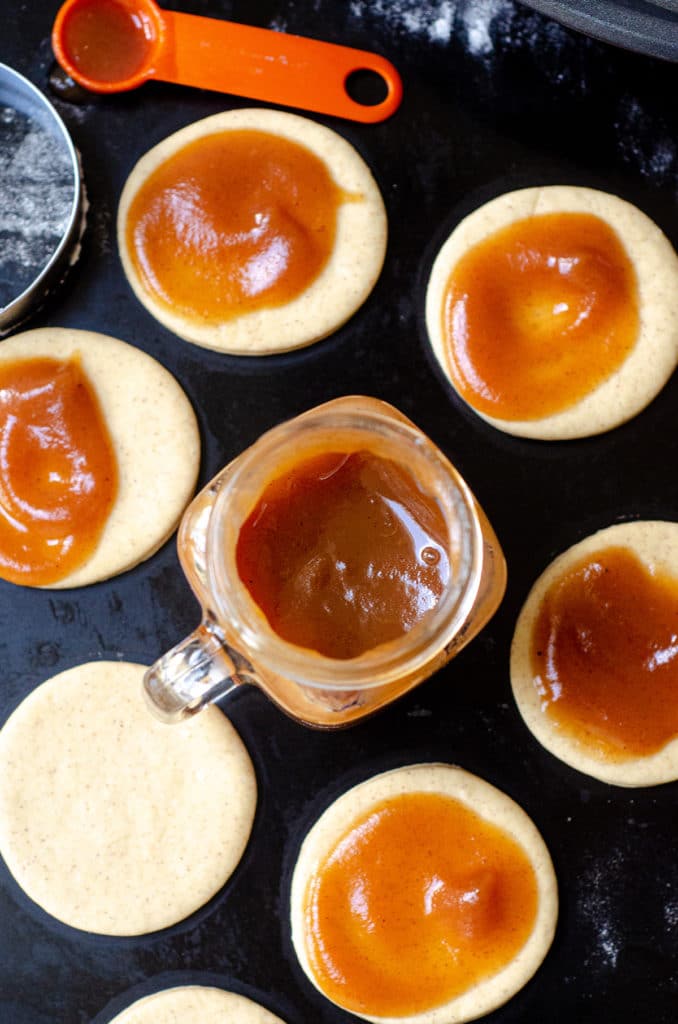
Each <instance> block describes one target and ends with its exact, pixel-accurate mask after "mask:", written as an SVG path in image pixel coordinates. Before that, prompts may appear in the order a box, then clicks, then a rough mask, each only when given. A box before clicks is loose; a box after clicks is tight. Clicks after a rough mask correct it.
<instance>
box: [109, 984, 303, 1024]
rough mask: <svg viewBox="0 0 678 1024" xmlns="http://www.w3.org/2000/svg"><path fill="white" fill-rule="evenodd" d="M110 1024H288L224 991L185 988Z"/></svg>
mask: <svg viewBox="0 0 678 1024" xmlns="http://www.w3.org/2000/svg"><path fill="white" fill-rule="evenodd" d="M110 1024H284V1022H283V1021H281V1019H280V1017H276V1016H275V1014H273V1013H270V1012H269V1011H268V1010H265V1009H264V1007H263V1006H260V1005H259V1004H258V1003H255V1002H253V1001H252V1000H251V999H247V998H246V997H245V996H241V995H237V993H235V992H227V991H226V990H225V989H221V988H210V987H208V986H204V985H183V986H181V987H178V988H168V989H165V990H164V991H162V992H154V993H153V994H152V995H150V996H145V997H144V998H143V999H139V1000H137V1002H136V1003H132V1005H131V1006H128V1007H127V1009H126V1010H123V1011H122V1013H119V1014H118V1015H117V1016H116V1017H113V1018H112V1020H111V1021H110Z"/></svg>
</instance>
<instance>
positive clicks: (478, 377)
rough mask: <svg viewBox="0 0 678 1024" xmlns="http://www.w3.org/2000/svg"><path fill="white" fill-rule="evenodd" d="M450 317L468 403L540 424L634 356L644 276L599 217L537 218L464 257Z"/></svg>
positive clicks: (452, 285) (450, 342)
mask: <svg viewBox="0 0 678 1024" xmlns="http://www.w3.org/2000/svg"><path fill="white" fill-rule="evenodd" d="M442 316H443V337H444V339H445V345H446V354H447V359H448V368H449V371H450V374H451V377H452V380H453V381H454V383H455V385H456V386H457V388H458V389H459V391H460V393H461V394H462V396H463V397H464V398H465V399H466V400H467V401H468V403H469V404H470V405H471V406H473V408H475V409H477V410H478V411H479V412H482V413H485V414H487V415H489V416H493V417H497V418H499V419H505V420H532V419H541V418H543V417H546V416H551V415H553V414H554V413H558V412H562V411H563V410H564V409H568V408H569V407H571V406H573V405H575V404H576V403H577V402H578V401H579V400H580V399H582V398H584V397H585V396H586V395H588V394H589V393H590V392H591V391H593V390H594V389H595V388H597V387H598V386H599V385H600V384H602V383H603V382H604V381H605V380H607V378H608V377H610V375H611V374H612V373H614V371H615V370H617V369H618V368H619V367H620V366H621V364H622V363H623V362H624V360H625V359H626V357H627V356H628V354H629V353H630V351H631V349H632V348H633V346H634V345H635V343H636V339H637V337H638V326H639V315H638V296H637V285H636V274H635V270H634V268H633V265H632V264H631V261H630V259H629V257H628V255H627V253H626V250H625V249H624V247H623V245H622V243H621V241H620V240H619V238H618V236H617V234H616V233H615V231H614V230H613V228H612V227H610V225H609V224H607V223H606V222H605V221H603V220H601V219H600V218H599V217H595V216H593V215H592V214H586V213H549V214H539V215H537V216H534V217H528V218H525V219H524V220H520V221H517V222H516V223H514V224H510V225H508V227H505V228H502V229H501V230H499V231H496V232H495V233H494V234H492V235H490V236H489V237H488V238H485V239H483V240H482V241H481V242H478V243H477V244H476V245H474V246H473V247H472V248H471V249H470V250H469V251H468V252H467V253H465V254H464V255H463V256H462V257H461V259H460V260H459V261H458V262H457V264H456V265H455V267H454V268H453V270H452V273H451V275H450V278H449V280H448V282H447V287H446V291H445V298H444V308H443V314H442Z"/></svg>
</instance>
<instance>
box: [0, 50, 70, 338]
mask: <svg viewBox="0 0 678 1024" xmlns="http://www.w3.org/2000/svg"><path fill="white" fill-rule="evenodd" d="M86 206H87V202H86V198H85V191H84V186H83V181H82V172H81V168H80V160H79V157H78V153H77V151H76V149H75V147H74V145H73V143H72V141H71V137H70V135H69V134H68V131H67V129H66V126H65V125H64V123H63V121H62V120H61V118H60V117H59V115H58V114H57V112H56V110H55V109H54V107H53V106H52V104H51V103H50V102H49V100H48V99H47V98H46V97H45V96H44V95H43V94H42V93H41V92H40V90H39V89H37V88H36V87H35V86H34V85H33V84H32V83H31V82H29V81H28V79H27V78H24V77H23V75H20V74H19V73H18V72H16V71H14V70H13V69H12V68H10V67H7V65H5V64H0V336H2V335H5V334H7V333H8V332H9V331H10V330H12V329H13V328H15V327H17V326H18V324H20V323H21V322H22V321H23V320H25V319H26V318H27V317H28V316H29V315H30V314H31V313H33V312H35V310H36V309H37V308H38V307H39V306H40V305H41V304H42V303H43V302H44V300H45V298H46V297H47V295H48V293H49V292H51V291H52V290H53V289H54V288H55V287H56V286H57V285H59V284H60V283H61V281H62V280H63V278H64V277H65V276H66V273H67V271H68V268H69V267H70V266H71V264H73V263H75V261H76V260H77V258H78V254H79V251H80V238H81V236H82V232H83V230H84V225H85V210H86Z"/></svg>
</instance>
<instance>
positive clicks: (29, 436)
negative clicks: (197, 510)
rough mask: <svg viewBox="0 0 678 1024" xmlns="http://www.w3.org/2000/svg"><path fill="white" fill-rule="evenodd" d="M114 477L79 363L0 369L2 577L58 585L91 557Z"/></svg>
mask: <svg viewBox="0 0 678 1024" xmlns="http://www.w3.org/2000/svg"><path fill="white" fill-rule="evenodd" d="M117 486H118V470H117V462H116V458H115V454H114V451H113V446H112V443H111V439H110V437H109V435H108V430H107V427H106V423H105V422H104V418H103V415H102V412H101V409H100V408H99V403H98V400H97V397H96V395H95V393H94V391H93V389H92V386H91V384H90V383H89V381H88V379H87V377H86V375H85V373H84V371H83V369H82V366H81V365H80V361H79V360H78V359H77V358H75V359H71V360H68V361H61V360H57V359H42V358H40V359H27V360H17V361H15V362H5V363H0V576H2V577H3V578H4V579H7V580H11V581H12V582H13V583H25V584H29V585H33V586H40V585H43V584H47V583H55V582H57V581H58V580H61V579H63V578H64V577H65V576H67V575H68V574H69V573H71V572H72V571H73V570H74V569H77V568H78V566H79V565H81V564H82V563H83V562H84V561H85V560H86V559H87V558H88V557H89V555H91V553H92V552H93V550H94V548H95V547H96V544H97V542H98V540H99V537H100V535H101V532H102V530H103V528H104V525H105V523H106V520H107V518H108V514H109V512H110V510H111V507H112V505H113V502H114V500H115V497H116V493H117Z"/></svg>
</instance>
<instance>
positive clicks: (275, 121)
mask: <svg viewBox="0 0 678 1024" xmlns="http://www.w3.org/2000/svg"><path fill="white" fill-rule="evenodd" d="M242 129H254V130H256V131H262V132H269V133H271V134H274V135H279V136H281V137H283V138H286V139H289V140H291V141H292V142H296V143H299V144H300V145H302V146H306V148H307V149H310V150H311V151H312V152H313V153H314V154H315V155H316V156H317V157H319V158H320V159H321V160H322V161H323V162H324V163H325V164H326V166H327V168H328V170H329V171H330V173H331V175H332V178H333V179H334V181H335V183H336V184H337V185H338V186H339V187H340V188H341V189H343V190H344V191H346V192H349V193H353V194H355V193H359V194H360V195H361V196H362V199H361V200H359V201H351V202H346V203H342V204H341V206H340V207H339V211H338V214H337V232H336V238H335V244H334V249H333V251H332V253H331V255H330V258H329V260H328V262H327V264H326V265H325V267H324V269H323V270H322V271H321V273H320V274H319V276H318V277H317V278H316V280H315V281H313V282H312V284H310V285H309V287H308V288H306V289H305V291H303V292H302V293H301V294H300V295H298V296H297V297H296V298H295V299H292V300H291V301H290V302H287V303H285V304H284V305H281V306H275V307H270V308H265V309H261V310H253V311H251V312H249V313H244V314H243V315H242V316H239V317H236V318H233V319H230V320H227V321H225V322H224V323H222V324H201V323H200V322H198V321H196V320H195V319H191V318H190V317H187V316H184V315H183V314H181V313H178V312H176V313H175V312H173V311H171V310H168V309H167V307H166V306H165V305H163V304H162V303H160V302H158V301H157V300H156V299H155V298H154V296H153V295H152V294H151V293H150V292H149V291H148V289H147V288H146V287H145V285H144V283H143V281H142V280H141V278H140V277H139V275H138V274H137V272H136V270H135V268H134V264H133V262H132V259H131V257H130V254H129V252H128V249H127V241H126V231H125V227H126V223H127V213H128V210H129V207H130V204H131V202H132V200H133V199H134V196H135V195H136V193H137V192H138V190H139V188H140V187H141V185H142V184H143V183H144V182H145V180H146V179H147V178H148V176H149V175H150V174H152V173H153V171H155V170H156V168H157V167H159V166H160V164H162V163H164V162H165V160H166V159H167V158H168V157H169V156H171V155H172V154H173V153H176V152H177V151H178V150H180V149H182V148H183V147H184V146H185V145H187V144H188V143H189V142H193V141H194V140H195V139H198V138H200V137H203V136H206V135H212V134H215V133H217V132H227V131H234V130H242ZM386 235H387V222H386V211H385V209H384V203H383V200H382V198H381V193H380V192H379V188H378V186H377V184H376V182H375V180H374V178H373V177H372V173H371V171H370V169H369V167H368V166H367V164H366V163H365V162H364V160H363V159H362V157H361V156H359V154H358V153H357V152H356V150H355V149H354V148H353V146H351V145H350V144H349V143H348V142H347V141H346V140H345V139H344V138H342V136H341V135H338V134H337V133H336V132H334V131H332V130H331V129H330V128H326V127H325V126H324V125H321V124H318V123H317V122H316V121H311V120H309V119H308V118H306V117H299V116H298V115H297V114H288V113H284V112H282V111H279V110H265V109H254V108H253V109H245V110H229V111H226V112H225V113H222V114H214V115H213V116H212V117H207V118H204V119H203V120H202V121H197V122H195V123H194V124H191V125H188V126H187V127H186V128H182V129H181V130H180V131H178V132H175V133H174V134H173V135H170V136H169V137H168V138H166V139H164V140H163V141H162V142H160V143H158V145H157V146H154V147H153V149H151V150H149V151H148V152H147V153H146V154H145V155H144V156H143V157H142V158H141V159H140V160H139V162H138V163H137V164H136V165H135V167H134V168H133V170H132V173H131V174H130V176H129V178H128V179H127V182H126V184H125V187H124V189H123V191H122V195H121V197H120V205H119V207H118V247H119V250H120V258H121V260H122V265H123V267H124V270H125V274H126V275H127V279H128V281H129V283H130V285H131V286H132V288H133V290H134V292H135V294H136V296H137V298H138V299H139V301H140V302H141V303H142V304H143V305H144V306H146V308H147V309H148V310H149V312H150V313H151V314H152V315H153V316H154V317H156V319H158V320H159V321H160V322H161V323H162V324H164V326H165V327H167V328H169V330H171V331H173V332H174V333H175V334H178V335H179V337H180V338H184V339H185V340H186V341H191V342H193V343H194V344H196V345H202V346H204V347H205V348H211V349H216V350H217V351H219V352H229V353H232V354H235V355H254V356H260V355H268V354H270V353H272V352H288V351H290V350H291V349H295V348H302V347H303V346H305V345H310V344H312V343H313V342H315V341H320V339H321V338H325V337H326V336H327V335H328V334H331V333H332V332H333V331H335V330H337V329H338V328H339V327H341V326H342V324H344V323H345V322H346V321H347V320H348V319H349V317H351V316H352V315H353V313H355V311H356V310H357V309H358V308H359V307H360V306H361V305H362V304H363V302H364V301H365V299H366V298H367V296H368V295H369V294H370V292H371V291H372V288H373V287H374V285H375V283H376V281H377V278H378V277H379V274H380V272H381V268H382V265H383V262H384V255H385V252H386Z"/></svg>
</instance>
